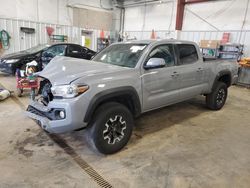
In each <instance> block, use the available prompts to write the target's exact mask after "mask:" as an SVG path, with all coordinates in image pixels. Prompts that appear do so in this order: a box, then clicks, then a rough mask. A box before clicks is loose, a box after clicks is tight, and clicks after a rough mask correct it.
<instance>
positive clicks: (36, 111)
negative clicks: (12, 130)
mask: <svg viewBox="0 0 250 188" xmlns="http://www.w3.org/2000/svg"><path fill="white" fill-rule="evenodd" d="M27 111H28V112H31V113H32V114H36V115H38V116H42V117H47V116H46V115H45V114H44V113H43V112H41V111H39V110H37V109H36V108H34V107H33V106H31V105H29V106H28V108H27Z"/></svg>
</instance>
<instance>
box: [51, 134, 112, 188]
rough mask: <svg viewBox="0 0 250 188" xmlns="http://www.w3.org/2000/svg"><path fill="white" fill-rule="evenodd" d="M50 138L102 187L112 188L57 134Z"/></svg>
mask: <svg viewBox="0 0 250 188" xmlns="http://www.w3.org/2000/svg"><path fill="white" fill-rule="evenodd" d="M48 135H49V137H50V138H51V139H52V140H53V141H54V142H55V143H57V144H58V145H59V146H60V147H61V148H62V149H63V150H64V151H65V153H67V154H68V155H70V156H71V157H72V158H73V160H74V161H75V162H76V163H77V164H78V165H79V166H80V167H81V168H82V169H83V170H84V171H85V172H86V173H87V174H88V175H89V176H90V177H91V178H92V179H93V180H94V181H95V182H96V183H97V184H98V185H99V186H101V187H103V188H111V187H113V186H112V185H110V184H109V183H108V182H107V181H106V180H105V179H104V178H103V177H102V176H101V175H99V174H98V173H97V172H96V171H95V170H94V169H93V168H92V167H91V166H90V165H89V164H88V163H87V162H86V161H84V160H83V159H82V158H81V157H80V156H79V155H78V154H77V153H76V152H75V151H74V149H73V148H72V147H70V146H69V145H68V144H67V143H66V142H65V141H64V140H63V139H62V138H61V137H59V136H57V135H55V134H48Z"/></svg>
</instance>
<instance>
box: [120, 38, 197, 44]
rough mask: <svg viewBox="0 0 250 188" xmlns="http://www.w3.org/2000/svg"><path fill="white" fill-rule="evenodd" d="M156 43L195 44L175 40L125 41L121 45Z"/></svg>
mask: <svg viewBox="0 0 250 188" xmlns="http://www.w3.org/2000/svg"><path fill="white" fill-rule="evenodd" d="M157 42H159V43H160V42H171V43H185V44H190V43H191V44H195V42H192V41H186V40H176V39H151V40H131V41H125V42H123V43H135V44H151V43H157Z"/></svg>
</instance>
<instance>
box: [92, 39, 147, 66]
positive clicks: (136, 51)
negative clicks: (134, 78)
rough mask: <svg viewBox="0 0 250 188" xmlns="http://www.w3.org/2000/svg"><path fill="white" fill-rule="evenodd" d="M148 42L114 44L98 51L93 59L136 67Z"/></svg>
mask: <svg viewBox="0 0 250 188" xmlns="http://www.w3.org/2000/svg"><path fill="white" fill-rule="evenodd" d="M146 46H147V44H132V43H129V44H124V43H120V44H114V45H112V46H109V47H107V48H105V49H104V50H102V51H101V52H100V53H98V54H97V55H96V56H95V57H94V58H93V61H98V62H102V63H107V64H112V65H118V66H122V67H130V68H134V67H135V66H136V64H137V62H138V60H139V58H140V57H141V55H142V52H143V50H144V49H145V48H146Z"/></svg>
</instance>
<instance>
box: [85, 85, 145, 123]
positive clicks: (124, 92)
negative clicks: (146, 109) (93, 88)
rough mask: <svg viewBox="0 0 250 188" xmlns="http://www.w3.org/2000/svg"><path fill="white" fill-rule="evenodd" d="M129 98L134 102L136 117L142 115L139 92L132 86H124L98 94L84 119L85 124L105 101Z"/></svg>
mask: <svg viewBox="0 0 250 188" xmlns="http://www.w3.org/2000/svg"><path fill="white" fill-rule="evenodd" d="M124 96H127V97H129V99H131V100H132V104H133V109H134V114H133V115H134V116H135V117H137V116H139V115H140V114H141V103H140V98H139V96H138V93H137V91H136V90H135V89H134V88H133V87H131V86H123V87H118V88H113V89H108V90H105V91H102V92H100V93H98V94H96V95H95V96H94V97H93V98H92V99H91V101H90V103H89V106H88V109H87V112H86V114H85V117H84V122H85V123H89V122H90V120H91V118H92V116H93V114H94V112H95V110H96V109H97V107H98V106H99V105H100V104H102V103H103V102H105V101H112V99H117V98H119V97H124ZM114 101H115V100H114Z"/></svg>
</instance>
